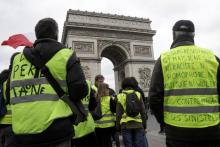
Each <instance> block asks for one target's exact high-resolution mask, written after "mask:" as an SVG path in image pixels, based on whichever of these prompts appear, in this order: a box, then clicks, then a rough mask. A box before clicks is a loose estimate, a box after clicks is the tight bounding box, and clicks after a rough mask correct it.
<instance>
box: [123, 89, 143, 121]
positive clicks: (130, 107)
mask: <svg viewBox="0 0 220 147" xmlns="http://www.w3.org/2000/svg"><path fill="white" fill-rule="evenodd" d="M125 94H126V114H127V116H130V117H136V116H137V115H138V114H139V113H140V112H141V103H140V100H139V99H138V97H137V94H136V93H135V92H132V93H129V94H128V93H125Z"/></svg>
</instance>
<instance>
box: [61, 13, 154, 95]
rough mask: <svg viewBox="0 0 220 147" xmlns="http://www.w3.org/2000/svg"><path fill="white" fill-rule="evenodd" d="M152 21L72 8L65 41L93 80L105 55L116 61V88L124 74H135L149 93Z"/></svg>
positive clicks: (152, 58) (66, 23) (68, 17)
mask: <svg viewBox="0 0 220 147" xmlns="http://www.w3.org/2000/svg"><path fill="white" fill-rule="evenodd" d="M150 23H151V21H150V20H149V19H145V18H137V17H129V16H122V15H112V14H104V13H96V12H87V11H79V10H69V11H68V12H67V16H66V21H65V23H64V28H63V34H62V42H63V43H64V44H65V45H66V46H68V47H71V48H73V49H74V50H75V51H76V53H77V56H78V57H80V60H81V65H82V68H83V70H84V73H85V76H86V78H87V79H89V80H91V81H92V82H94V77H95V76H96V75H97V74H100V73H101V59H102V57H106V58H108V59H109V60H110V61H111V62H112V63H113V65H114V69H113V70H114V75H115V87H116V91H118V90H119V89H120V85H121V82H122V80H123V79H124V78H125V77H129V76H134V77H135V78H136V79H137V81H138V82H139V84H140V85H141V87H142V88H143V90H144V91H145V92H146V93H147V92H148V90H149V83H150V77H151V73H152V69H153V66H154V63H155V60H154V54H153V45H152V44H153V39H152V37H153V36H154V35H155V33H156V31H154V30H152V29H151V26H150Z"/></svg>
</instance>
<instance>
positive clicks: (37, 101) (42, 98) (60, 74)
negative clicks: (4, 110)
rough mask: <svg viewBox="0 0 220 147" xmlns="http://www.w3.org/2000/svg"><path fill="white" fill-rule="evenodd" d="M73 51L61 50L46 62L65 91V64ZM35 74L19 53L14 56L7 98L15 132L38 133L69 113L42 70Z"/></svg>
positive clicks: (31, 66)
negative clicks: (9, 102) (8, 97)
mask: <svg viewBox="0 0 220 147" xmlns="http://www.w3.org/2000/svg"><path fill="white" fill-rule="evenodd" d="M72 54H73V50H70V49H61V50H60V51H58V52H57V53H56V54H55V55H54V56H53V57H52V58H51V59H50V60H49V61H48V62H47V63H46V66H47V67H48V69H49V70H50V72H51V74H52V76H53V77H54V78H55V79H56V80H57V81H58V83H59V84H60V86H61V87H62V89H63V90H64V91H65V92H67V86H66V82H65V80H66V71H67V70H66V65H67V62H68V60H69V58H70V56H71V55H72ZM36 73H37V72H36V69H35V67H34V66H33V65H32V64H31V63H30V62H29V61H28V60H27V59H26V58H25V57H24V55H23V54H22V53H20V54H18V55H16V56H15V57H14V60H13V64H12V72H11V78H10V79H11V82H10V96H11V97H10V100H11V104H12V105H11V109H12V128H13V131H14V133H15V134H38V133H41V132H43V131H44V130H46V129H47V128H48V127H49V126H50V125H51V124H52V123H53V121H54V120H55V119H58V118H65V117H68V116H70V115H71V114H72V112H71V109H70V108H69V106H68V105H67V104H66V103H65V102H64V101H62V100H61V99H59V97H58V96H57V94H56V92H55V91H54V89H53V88H52V87H51V85H50V84H49V83H48V82H47V80H46V78H45V77H44V75H42V74H41V71H39V74H38V75H36ZM42 114H43V115H42ZM27 120H28V121H27Z"/></svg>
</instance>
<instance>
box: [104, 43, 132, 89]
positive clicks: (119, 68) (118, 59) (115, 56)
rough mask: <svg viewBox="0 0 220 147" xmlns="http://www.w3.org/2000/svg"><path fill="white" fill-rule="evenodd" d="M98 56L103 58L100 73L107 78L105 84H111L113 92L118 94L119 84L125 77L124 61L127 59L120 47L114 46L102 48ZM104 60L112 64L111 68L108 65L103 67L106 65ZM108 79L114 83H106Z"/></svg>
mask: <svg viewBox="0 0 220 147" xmlns="http://www.w3.org/2000/svg"><path fill="white" fill-rule="evenodd" d="M100 55H101V57H102V58H103V59H102V61H101V63H102V66H101V71H102V73H103V75H104V76H106V78H107V80H106V82H108V83H111V84H112V83H114V84H115V86H114V87H115V90H116V92H118V90H119V89H120V87H121V82H122V81H123V79H124V78H125V76H126V75H125V74H126V73H125V67H124V66H125V65H124V61H126V59H128V56H127V54H126V52H125V51H124V50H123V49H122V48H121V47H119V46H116V45H111V46H108V47H106V48H104V49H103V50H102V52H101V54H100ZM106 58H107V59H109V60H110V61H111V62H112V64H113V65H112V66H109V63H108V64H106V65H104V64H105V63H106ZM110 61H109V62H110ZM109 68H110V69H109ZM111 69H113V70H111ZM106 71H108V72H106ZM111 71H112V72H111ZM109 79H112V80H114V82H112V81H108V80H109Z"/></svg>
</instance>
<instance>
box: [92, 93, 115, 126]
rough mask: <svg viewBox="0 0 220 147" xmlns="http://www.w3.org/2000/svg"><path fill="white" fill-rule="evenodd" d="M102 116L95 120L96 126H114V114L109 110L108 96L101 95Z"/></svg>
mask: <svg viewBox="0 0 220 147" xmlns="http://www.w3.org/2000/svg"><path fill="white" fill-rule="evenodd" d="M101 111H102V118H101V119H99V120H96V121H95V123H96V128H108V127H114V126H115V115H114V114H113V113H112V112H111V110H110V96H103V97H101Z"/></svg>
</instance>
